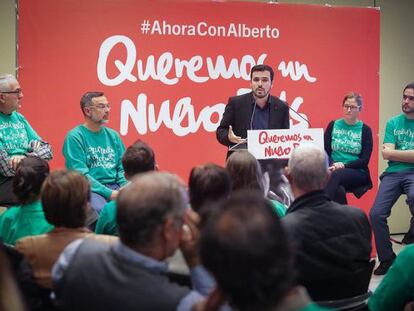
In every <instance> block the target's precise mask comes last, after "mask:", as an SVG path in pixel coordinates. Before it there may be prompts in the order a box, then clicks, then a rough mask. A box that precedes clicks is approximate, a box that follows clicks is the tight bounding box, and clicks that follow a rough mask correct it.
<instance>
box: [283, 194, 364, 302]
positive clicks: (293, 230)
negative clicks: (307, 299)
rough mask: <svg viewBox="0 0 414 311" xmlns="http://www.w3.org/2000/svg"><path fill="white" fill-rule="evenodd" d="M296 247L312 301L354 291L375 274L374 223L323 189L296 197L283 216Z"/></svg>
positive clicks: (301, 277) (301, 278)
mask: <svg viewBox="0 0 414 311" xmlns="http://www.w3.org/2000/svg"><path fill="white" fill-rule="evenodd" d="M282 223H283V225H284V227H285V229H286V230H287V231H288V232H289V233H290V235H291V238H292V241H293V242H294V244H295V245H294V246H296V252H295V253H296V267H297V270H298V272H299V278H298V281H299V283H300V284H302V285H304V286H305V287H306V288H307V289H308V292H309V294H310V295H311V297H312V298H313V300H331V299H340V298H346V297H351V296H356V295H358V294H362V293H364V292H366V291H367V289H368V284H369V279H370V276H371V273H370V271H369V270H370V269H371V270H372V267H371V264H370V256H371V226H370V224H369V221H368V218H367V216H366V215H365V213H364V212H363V211H362V210H360V209H358V208H353V207H350V206H347V205H341V204H338V203H336V202H334V201H331V200H330V199H329V197H328V196H327V195H326V194H325V193H324V192H323V191H314V192H310V193H307V194H305V195H303V196H301V197H299V198H297V199H296V200H295V201H294V202H293V203H292V205H291V206H290V208H289V209H288V211H287V215H286V216H285V217H284V218H283V219H282Z"/></svg>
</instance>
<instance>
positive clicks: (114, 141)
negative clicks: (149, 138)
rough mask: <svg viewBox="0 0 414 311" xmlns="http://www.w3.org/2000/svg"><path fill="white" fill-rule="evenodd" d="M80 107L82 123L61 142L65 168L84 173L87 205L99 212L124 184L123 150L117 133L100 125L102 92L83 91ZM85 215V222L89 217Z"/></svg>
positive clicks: (105, 109)
mask: <svg viewBox="0 0 414 311" xmlns="http://www.w3.org/2000/svg"><path fill="white" fill-rule="evenodd" d="M80 106H81V110H82V113H83V115H84V117H85V122H84V123H83V124H82V125H79V126H77V127H75V128H74V129H72V130H71V131H70V132H69V133H68V134H67V135H66V138H65V141H64V143H63V155H64V157H65V160H66V167H67V168H68V169H72V170H75V171H78V172H80V173H81V174H83V175H85V176H86V177H87V178H88V179H89V181H90V183H91V191H92V194H91V206H92V208H93V209H94V210H95V211H96V212H98V213H99V212H100V211H101V209H102V208H103V207H104V205H105V204H106V202H107V201H110V200H114V199H115V198H116V196H117V195H118V190H119V188H120V186H122V185H124V184H126V182H127V181H126V179H125V177H124V169H123V167H122V163H121V159H122V155H123V153H124V151H125V147H124V144H123V143H122V141H121V138H120V136H119V134H118V133H117V132H116V131H114V130H113V129H110V128H108V127H106V126H104V124H105V123H107V122H108V118H109V110H110V106H109V103H108V100H107V99H106V97H105V96H104V93H102V92H87V93H85V94H84V95H83V96H82V98H81V100H80ZM96 218H97V217H95V219H92V218H91V217H89V218H88V221H87V222H88V225H90V224H91V222H92V221H93V220H96Z"/></svg>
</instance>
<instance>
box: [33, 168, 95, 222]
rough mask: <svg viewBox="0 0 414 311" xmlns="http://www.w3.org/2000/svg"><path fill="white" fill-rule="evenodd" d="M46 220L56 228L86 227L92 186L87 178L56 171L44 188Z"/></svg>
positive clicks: (43, 199) (64, 171) (72, 173)
mask: <svg viewBox="0 0 414 311" xmlns="http://www.w3.org/2000/svg"><path fill="white" fill-rule="evenodd" d="M41 198H42V206H43V211H44V213H45V217H46V220H47V221H48V222H49V223H51V224H52V225H54V226H55V227H66V228H79V227H83V226H84V225H85V221H86V209H87V204H88V201H89V198H90V186H89V182H88V180H87V179H86V177H85V176H83V175H81V174H79V173H77V172H75V171H66V170H61V171H54V172H52V173H51V174H50V175H49V177H48V178H46V180H45V183H44V185H43V188H42V195H41Z"/></svg>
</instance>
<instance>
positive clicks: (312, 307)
mask: <svg viewBox="0 0 414 311" xmlns="http://www.w3.org/2000/svg"><path fill="white" fill-rule="evenodd" d="M329 310H333V309H329V308H325V307H321V306H319V305H317V304H316V303H313V302H312V303H310V304H308V305H307V306H306V307H304V308H302V309H300V310H298V311H329Z"/></svg>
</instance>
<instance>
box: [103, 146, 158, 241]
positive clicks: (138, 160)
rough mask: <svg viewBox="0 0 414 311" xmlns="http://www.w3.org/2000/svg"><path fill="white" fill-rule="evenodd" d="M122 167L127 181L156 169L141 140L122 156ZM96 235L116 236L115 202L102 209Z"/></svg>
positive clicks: (148, 149)
mask: <svg viewBox="0 0 414 311" xmlns="http://www.w3.org/2000/svg"><path fill="white" fill-rule="evenodd" d="M122 166H123V167H124V172H125V173H124V174H125V178H126V179H127V180H131V179H132V178H133V177H134V176H136V175H137V174H141V173H145V172H149V171H154V170H156V168H157V165H156V162H155V154H154V151H153V150H152V148H151V147H150V146H149V145H147V144H146V143H144V142H143V141H141V140H138V141H136V142H135V143H134V144H132V145H131V146H129V147H128V148H127V150H126V151H125V153H124V155H123V156H122ZM95 232H96V233H100V234H109V235H118V229H117V226H116V200H112V201H110V202H108V203H106V205H105V206H104V208H103V209H102V211H101V213H100V215H99V218H98V222H97V223H96V228H95Z"/></svg>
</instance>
